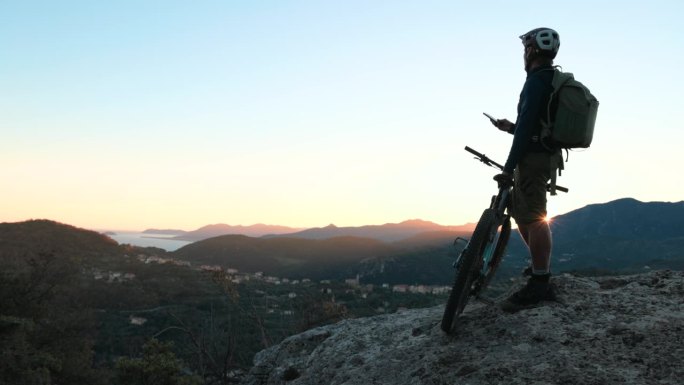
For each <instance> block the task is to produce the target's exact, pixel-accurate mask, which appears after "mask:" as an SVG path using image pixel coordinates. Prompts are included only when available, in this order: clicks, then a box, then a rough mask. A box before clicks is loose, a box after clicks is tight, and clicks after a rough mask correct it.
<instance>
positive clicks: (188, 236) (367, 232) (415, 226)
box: [143, 219, 475, 242]
mask: <svg viewBox="0 0 684 385" xmlns="http://www.w3.org/2000/svg"><path fill="white" fill-rule="evenodd" d="M474 228H475V225H474V224H466V225H462V226H442V225H439V224H436V223H433V222H429V221H424V220H420V219H412V220H407V221H404V222H401V223H386V224H384V225H367V226H359V227H337V226H335V225H333V224H331V225H328V226H326V227H317V228H310V229H301V228H294V227H288V226H278V225H264V224H260V223H259V224H255V225H251V226H242V225H237V226H234V225H227V224H223V223H219V224H213V225H207V226H203V227H200V228H199V229H197V230H193V231H183V230H171V229H164V230H160V229H147V230H145V231H143V233H144V234H151V235H154V234H162V235H173V236H174V237H173V238H171V239H176V240H182V241H190V242H196V241H201V240H204V239H208V238H213V237H218V236H221V235H246V236H248V237H257V238H258V237H264V238H276V237H287V238H302V239H326V238H334V237H363V238H373V239H378V240H381V241H385V242H393V241H398V240H402V239H406V238H410V237H413V236H416V235H419V234H422V233H426V232H444V231H457V232H461V231H473V229H474Z"/></svg>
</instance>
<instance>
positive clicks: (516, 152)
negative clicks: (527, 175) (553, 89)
mask: <svg viewBox="0 0 684 385" xmlns="http://www.w3.org/2000/svg"><path fill="white" fill-rule="evenodd" d="M543 102H544V83H543V82H542V81H541V79H539V78H537V77H532V78H530V79H528V81H527V82H525V86H524V87H523V91H522V93H521V98H520V112H519V113H518V119H517V120H516V122H515V132H514V134H513V144H512V145H511V151H510V152H509V153H508V160H506V164H505V165H504V172H506V173H509V174H512V173H513V170H514V169H515V167H516V166H517V165H518V162H520V159H522V157H523V156H524V155H525V153H526V152H527V147H528V146H529V144H530V142H531V141H532V136H533V135H534V134H535V133H534V131H535V127H536V126H537V125H538V124H539V122H538V120H539V118H540V116H541V115H540V114H541V112H542V111H541V110H542V104H543Z"/></svg>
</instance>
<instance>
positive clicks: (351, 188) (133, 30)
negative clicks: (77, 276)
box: [0, 0, 684, 230]
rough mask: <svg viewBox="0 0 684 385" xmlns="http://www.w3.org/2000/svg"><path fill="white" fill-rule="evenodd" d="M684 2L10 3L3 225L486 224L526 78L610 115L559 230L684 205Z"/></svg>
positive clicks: (572, 167) (0, 51)
mask: <svg viewBox="0 0 684 385" xmlns="http://www.w3.org/2000/svg"><path fill="white" fill-rule="evenodd" d="M682 16H684V2H682V1H676V0H670V1H663V0H652V1H631V0H627V1H596V0H592V1H589V0H580V1H573V2H523V3H521V2H512V1H496V0H493V1H483V2H475V1H454V0H448V1H447V0H444V1H432V0H422V1H399V0H397V1H354V0H352V1H286V0H278V1H228V0H220V1H219V0H215V1H209V0H207V1H172V0H164V1H161V0H159V1H145V0H136V1H133V0H120V1H90V0H80V1H69V0H65V1H32V0H21V1H19V0H14V1H8V0H0V132H1V133H2V136H1V140H0V180H2V185H1V188H0V222H15V221H22V220H26V219H31V218H48V219H53V220H57V221H60V222H65V223H69V224H72V225H76V226H79V227H86V228H94V229H132V230H134V229H144V228H148V227H163V228H180V229H185V230H191V229H195V228H197V227H200V226H203V225H206V224H210V223H228V224H233V225H237V224H243V225H250V224H254V223H268V224H280V225H289V226H297V227H314V226H325V225H327V224H329V223H335V224H336V225H339V226H355V225H364V224H382V223H387V222H399V221H402V220H406V219H410V218H421V219H424V220H431V221H434V222H437V223H441V224H450V225H457V224H462V223H466V222H474V221H476V220H477V219H478V218H479V215H480V213H481V211H482V209H483V208H484V207H486V206H487V205H488V203H489V197H490V196H491V194H493V193H495V189H496V186H495V184H494V182H493V181H492V180H491V177H492V176H493V175H494V174H495V173H496V171H495V170H494V169H491V168H487V167H485V166H483V165H481V164H479V163H477V162H476V161H474V160H472V158H471V157H470V156H469V154H468V153H466V152H465V151H463V147H464V146H465V145H469V146H471V147H473V148H475V149H477V150H480V151H481V152H484V153H486V154H487V155H489V156H490V157H492V158H494V159H495V160H497V161H498V162H499V163H503V162H504V161H505V159H506V156H507V153H508V149H509V147H510V141H511V138H512V137H511V136H509V135H507V134H504V133H500V132H498V131H497V130H496V129H495V128H494V127H493V126H491V125H490V123H489V122H488V121H487V119H485V118H484V117H483V116H482V112H488V113H490V114H492V115H494V116H496V117H498V118H504V117H505V118H508V119H510V120H514V119H515V111H516V104H517V101H518V94H519V92H520V89H521V87H522V84H523V82H524V80H525V72H524V70H523V60H522V53H523V49H522V45H521V44H520V41H519V39H518V35H520V34H522V33H524V32H527V31H528V30H530V29H532V28H535V27H539V26H547V27H552V28H554V29H556V30H557V31H558V32H559V33H560V36H561V48H560V52H559V54H558V57H557V58H556V64H560V65H562V66H563V68H564V70H565V71H568V72H572V73H574V74H575V76H576V77H577V78H578V79H579V80H581V81H582V82H584V83H585V84H586V85H587V86H588V87H589V88H590V89H591V91H592V92H593V93H594V94H595V95H596V96H597V98H598V99H599V101H600V103H601V104H600V107H599V115H598V120H597V127H596V133H595V137H594V143H593V145H592V147H591V148H590V149H588V150H585V151H582V152H572V153H571V154H570V161H569V163H567V164H566V171H565V172H564V174H563V176H562V177H561V178H560V179H559V182H558V183H559V184H562V185H565V186H568V187H570V189H571V192H570V194H560V195H558V196H556V197H551V198H550V201H549V211H550V214H551V215H555V214H561V213H564V212H568V211H570V210H573V209H576V208H580V207H583V206H585V205H587V204H591V203H599V202H606V201H610V200H613V199H617V198H622V197H634V198H637V199H639V200H643V201H680V200H683V199H684V183H683V182H682V172H681V170H680V169H681V167H679V166H678V164H679V163H681V162H682V159H680V156H681V150H680V148H681V147H682V144H683V143H684V123H682V122H683V119H682V110H683V108H682V107H684V102H683V101H682V100H683V99H682V96H681V95H682V92H683V91H682V90H684V80H683V79H684V78H683V77H682V76H681V75H680V72H681V69H682V68H684V63H683V58H684V28H683V27H682V21H681V18H682Z"/></svg>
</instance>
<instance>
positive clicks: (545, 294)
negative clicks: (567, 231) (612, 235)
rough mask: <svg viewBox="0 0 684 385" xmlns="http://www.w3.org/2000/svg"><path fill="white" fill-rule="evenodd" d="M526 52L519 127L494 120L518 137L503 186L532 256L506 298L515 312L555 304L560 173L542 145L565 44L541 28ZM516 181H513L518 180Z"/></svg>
mask: <svg viewBox="0 0 684 385" xmlns="http://www.w3.org/2000/svg"><path fill="white" fill-rule="evenodd" d="M520 39H521V40H522V43H523V45H524V47H525V53H524V61H525V71H526V72H527V79H526V80H525V85H524V86H523V89H522V92H521V93H520V101H519V103H518V117H517V119H516V121H515V123H512V122H510V121H508V120H507V119H499V120H495V121H492V124H494V125H495V126H496V127H497V128H498V129H499V130H502V131H505V132H508V133H510V134H513V144H512V145H511V150H510V153H509V155H508V160H507V161H506V164H505V166H504V170H503V172H502V173H501V174H499V175H496V176H495V177H494V180H496V181H497V183H499V185H506V184H507V185H511V184H513V195H512V204H511V215H512V216H513V218H514V219H515V221H516V223H517V224H518V230H519V231H520V234H521V235H522V238H523V240H524V241H525V243H526V244H527V246H528V247H529V250H530V255H531V257H532V266H531V277H530V278H529V280H528V281H527V284H526V285H525V286H524V287H523V288H522V289H520V290H519V291H517V292H516V293H514V294H513V295H511V296H510V297H509V298H507V299H506V300H505V301H504V302H503V303H502V304H501V308H502V309H503V310H505V311H509V312H515V311H518V310H521V309H526V308H530V307H534V306H536V305H538V304H539V303H541V302H542V301H552V300H555V299H556V295H555V292H554V289H553V286H552V285H551V284H550V282H549V279H550V277H551V272H550V258H551V230H550V228H549V224H548V222H546V186H547V182H548V181H549V179H550V178H551V176H552V175H553V174H554V173H555V172H556V168H557V167H558V164H559V163H558V161H559V159H560V161H561V162H562V158H561V154H560V151H559V150H549V149H548V148H547V147H546V146H544V144H543V143H542V142H541V140H540V133H541V129H542V124H545V123H547V122H546V120H547V115H548V112H547V107H548V103H549V98H550V95H551V92H552V90H553V89H552V87H551V80H552V78H553V70H552V69H553V68H552V65H553V59H554V58H555V57H556V54H557V53H558V48H559V47H560V39H559V37H558V33H557V32H556V31H554V30H552V29H550V28H537V29H533V30H532V31H530V32H528V33H526V34H524V35H522V36H520ZM513 176H514V177H513Z"/></svg>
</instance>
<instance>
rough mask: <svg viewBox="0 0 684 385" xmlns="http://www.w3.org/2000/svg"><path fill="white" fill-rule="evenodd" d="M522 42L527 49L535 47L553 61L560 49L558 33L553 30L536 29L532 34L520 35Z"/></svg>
mask: <svg viewBox="0 0 684 385" xmlns="http://www.w3.org/2000/svg"><path fill="white" fill-rule="evenodd" d="M520 40H522V43H523V45H524V46H525V47H530V46H532V47H534V48H535V49H538V50H539V51H541V52H540V54H542V55H544V56H548V57H550V58H551V59H553V58H555V57H556V54H557V53H558V48H559V47H560V38H559V36H558V32H556V31H554V30H553V29H551V28H536V29H533V30H531V31H530V32H528V33H526V34H524V35H520Z"/></svg>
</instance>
